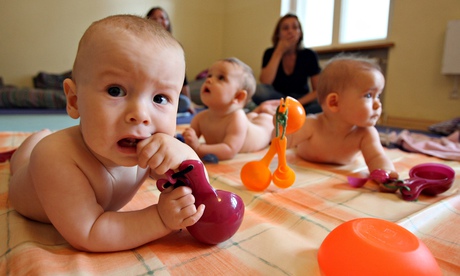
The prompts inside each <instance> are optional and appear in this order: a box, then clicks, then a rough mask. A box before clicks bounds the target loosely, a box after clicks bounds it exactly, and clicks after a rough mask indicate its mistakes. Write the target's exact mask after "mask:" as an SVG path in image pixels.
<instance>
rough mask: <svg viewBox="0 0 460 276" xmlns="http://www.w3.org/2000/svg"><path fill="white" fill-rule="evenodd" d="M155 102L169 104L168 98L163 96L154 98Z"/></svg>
mask: <svg viewBox="0 0 460 276" xmlns="http://www.w3.org/2000/svg"><path fill="white" fill-rule="evenodd" d="M153 102H154V103H157V104H167V103H168V98H166V97H165V96H163V95H155V96H154V97H153Z"/></svg>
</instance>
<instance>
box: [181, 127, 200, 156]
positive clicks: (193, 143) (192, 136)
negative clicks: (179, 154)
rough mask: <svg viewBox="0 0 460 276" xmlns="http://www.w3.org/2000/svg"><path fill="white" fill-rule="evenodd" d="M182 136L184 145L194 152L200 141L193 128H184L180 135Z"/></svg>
mask: <svg viewBox="0 0 460 276" xmlns="http://www.w3.org/2000/svg"><path fill="white" fill-rule="evenodd" d="M182 136H183V137H184V140H185V143H186V144H187V145H189V146H190V147H191V148H192V149H194V150H196V149H197V148H198V147H199V146H200V141H199V139H198V136H197V135H196V132H195V130H194V129H193V128H191V127H189V128H186V129H185V130H184V132H183V133H182Z"/></svg>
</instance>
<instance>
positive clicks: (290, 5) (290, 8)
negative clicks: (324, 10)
mask: <svg viewBox="0 0 460 276" xmlns="http://www.w3.org/2000/svg"><path fill="white" fill-rule="evenodd" d="M298 1H299V2H300V1H304V0H282V1H281V7H280V12H281V16H283V15H284V14H286V13H293V14H296V15H297V16H298V17H299V20H300V21H301V24H302V22H303V20H302V18H301V16H299V14H300V11H299V7H301V6H302V4H297V2H298ZM389 1H390V7H389V14H388V28H387V36H386V38H384V39H373V40H366V41H359V42H348V43H340V42H339V37H340V21H341V11H342V0H334V14H333V22H332V41H331V44H330V45H321V46H312V47H308V48H312V49H314V50H319V51H326V52H328V51H339V50H340V49H347V48H352V49H355V48H362V47H371V48H373V47H374V46H375V47H377V48H380V47H382V46H383V48H385V47H388V46H389V47H392V46H393V45H394V44H393V43H392V42H391V40H390V30H391V22H392V17H393V5H394V3H393V2H394V1H393V0H389ZM302 27H303V24H302ZM303 28H304V27H303Z"/></svg>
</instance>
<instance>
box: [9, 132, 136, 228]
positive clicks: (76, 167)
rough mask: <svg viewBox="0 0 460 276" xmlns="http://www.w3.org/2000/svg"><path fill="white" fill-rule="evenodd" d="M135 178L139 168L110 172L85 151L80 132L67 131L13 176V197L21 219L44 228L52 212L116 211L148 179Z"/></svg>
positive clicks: (52, 138) (51, 137) (47, 142)
mask: <svg viewBox="0 0 460 276" xmlns="http://www.w3.org/2000/svg"><path fill="white" fill-rule="evenodd" d="M137 172H138V170H137V167H130V168H123V167H122V168H120V169H119V170H111V171H110V172H109V171H108V170H107V169H106V168H105V167H104V166H103V165H102V163H101V162H100V161H99V160H98V159H97V158H95V156H94V155H93V154H92V153H91V152H90V151H89V150H88V149H87V148H86V146H85V143H84V142H83V141H82V139H81V135H79V132H78V128H69V129H66V130H62V131H59V132H56V133H53V134H51V135H49V136H47V137H45V138H44V139H42V140H41V141H40V142H39V143H38V144H37V146H36V147H35V149H34V151H33V153H32V155H31V159H30V162H28V163H25V164H24V165H23V166H21V167H19V168H18V170H17V171H16V172H14V174H13V175H12V176H11V178H10V190H9V197H10V201H11V203H12V205H13V207H14V208H15V209H16V210H17V211H18V212H19V213H21V214H22V215H24V216H26V217H29V218H31V219H34V220H37V221H42V222H50V218H49V216H48V213H47V212H49V211H51V212H59V209H61V210H67V209H68V208H69V207H71V208H75V210H78V208H81V207H79V206H86V204H88V206H89V208H101V209H103V210H113V211H115V210H118V209H119V208H121V207H123V206H124V205H125V204H126V203H127V202H129V200H130V199H131V198H132V197H133V196H134V194H135V192H136V191H137V189H138V187H139V185H140V184H141V183H142V181H143V179H145V177H141V178H138V175H137ZM136 179H137V180H136ZM75 205H76V206H75ZM91 206H92V207H91Z"/></svg>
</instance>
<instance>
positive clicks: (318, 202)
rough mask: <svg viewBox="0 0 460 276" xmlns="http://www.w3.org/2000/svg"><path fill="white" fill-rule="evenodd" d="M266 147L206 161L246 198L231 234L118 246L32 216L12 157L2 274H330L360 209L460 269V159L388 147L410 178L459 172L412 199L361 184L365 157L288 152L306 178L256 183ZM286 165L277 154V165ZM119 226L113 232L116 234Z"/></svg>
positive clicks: (3, 199) (134, 204) (449, 271)
mask: <svg viewBox="0 0 460 276" xmlns="http://www.w3.org/2000/svg"><path fill="white" fill-rule="evenodd" d="M28 135H29V133H18V132H3V133H0V152H6V151H8V150H11V149H14V148H16V147H17V146H18V145H20V143H21V142H22V141H23V140H24V139H25V138H26V137H27V136H28ZM265 152H266V150H263V151H260V152H256V153H251V154H239V155H237V156H236V158H234V159H233V160H229V161H224V162H219V163H218V164H206V168H207V170H208V173H209V175H210V182H211V185H213V186H214V187H215V188H216V189H223V190H228V191H231V192H234V193H237V194H238V195H240V196H241V197H242V199H243V200H244V202H245V205H246V211H245V217H244V220H243V223H242V225H241V227H240V229H239V230H238V232H237V233H236V234H235V235H234V236H233V237H232V238H231V239H230V240H228V241H225V242H223V243H220V244H218V245H214V246H210V245H205V244H202V243H199V242H198V241H196V240H195V239H194V238H193V237H192V236H191V235H190V234H189V233H188V232H187V231H186V230H183V231H180V232H175V233H172V234H170V235H168V236H166V237H164V238H161V239H159V240H156V241H153V242H151V243H148V244H146V245H144V246H141V247H139V248H135V249H132V250H128V251H121V252H114V253H102V254H101V253H87V252H80V251H77V250H75V249H73V248H72V247H71V246H70V245H69V244H68V243H67V242H66V241H65V240H64V239H63V238H62V236H61V235H60V234H59V233H58V232H57V231H56V230H55V228H54V227H53V226H52V225H47V224H42V223H38V222H34V221H31V220H28V219H26V218H24V217H22V216H21V215H19V214H18V213H16V212H15V211H14V209H12V207H11V206H10V204H9V202H8V178H9V163H8V162H3V163H0V274H1V275H42V274H45V275H51V274H53V275H80V274H84V275H320V271H319V267H318V263H317V252H318V248H319V247H320V245H321V243H322V241H323V240H324V238H325V237H326V236H327V235H328V234H329V233H330V232H331V231H332V230H333V229H334V228H335V227H337V226H338V225H340V224H342V223H344V222H346V221H349V220H351V219H355V218H361V217H374V218H381V219H385V220H388V221H392V222H395V223H397V224H399V225H401V226H403V227H405V228H406V229H408V230H409V231H411V232H412V233H414V234H415V235H416V236H417V237H419V238H420V239H421V240H422V241H423V242H424V243H425V244H426V245H427V247H428V248H429V249H430V250H431V252H432V253H433V255H434V256H435V258H436V260H437V262H438V264H439V266H440V267H441V270H442V271H443V273H444V275H459V274H460V235H459V231H458V228H459V226H460V195H459V194H458V189H459V187H460V163H459V162H455V161H446V160H440V159H437V158H434V157H428V156H425V155H421V154H417V153H407V152H403V151H401V150H399V149H387V150H386V154H388V156H389V157H390V158H391V159H392V160H393V162H394V163H395V166H396V169H397V170H398V171H399V172H400V175H401V178H407V177H408V171H409V170H410V168H411V167H413V166H414V165H417V164H420V163H426V162H437V163H443V164H446V165H449V166H451V167H452V168H453V169H454V170H455V171H456V179H455V182H454V184H453V186H452V188H451V189H449V190H448V191H447V192H445V193H443V194H441V195H438V196H435V197H429V196H424V195H421V196H420V197H419V200H418V201H415V202H407V201H404V200H402V199H401V198H400V197H398V195H397V194H385V193H380V192H378V187H377V185H375V184H373V183H372V182H370V181H369V182H368V183H366V184H365V185H364V186H363V187H362V188H359V189H355V188H351V187H350V186H349V185H348V184H347V178H346V177H347V175H350V174H352V173H358V172H360V171H366V166H365V164H364V162H363V160H362V158H361V159H360V160H358V161H357V162H355V163H353V164H350V165H347V166H329V165H324V164H314V163H309V162H305V161H303V160H300V159H299V158H297V157H296V156H295V154H294V153H293V152H292V151H288V152H287V160H288V163H289V166H290V167H291V168H293V169H294V170H295V172H296V182H295V183H294V185H293V186H291V187H289V188H287V189H279V188H277V187H276V186H274V185H273V184H271V185H270V186H269V187H268V188H267V189H266V190H265V191H263V192H252V191H248V190H247V189H246V188H245V187H244V186H243V185H242V183H241V180H240V176H239V173H240V170H241V167H242V166H243V165H244V164H245V163H246V162H248V161H252V160H260V159H261V158H262V156H263V155H264V154H265ZM276 166H277V159H276V157H275V159H273V160H272V163H271V166H270V167H271V170H272V171H273V170H274V169H275V168H276ZM158 195H159V192H158V190H157V188H156V185H155V183H154V181H153V180H147V181H146V182H145V184H144V185H143V186H142V187H141V189H140V190H139V192H138V193H137V194H136V196H135V197H134V199H133V200H132V201H131V202H130V203H129V204H128V205H127V206H125V207H124V209H123V210H133V209H138V208H143V207H146V206H147V205H150V204H152V203H155V202H156V201H157V199H158ZM107 234H108V235H110V233H107Z"/></svg>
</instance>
